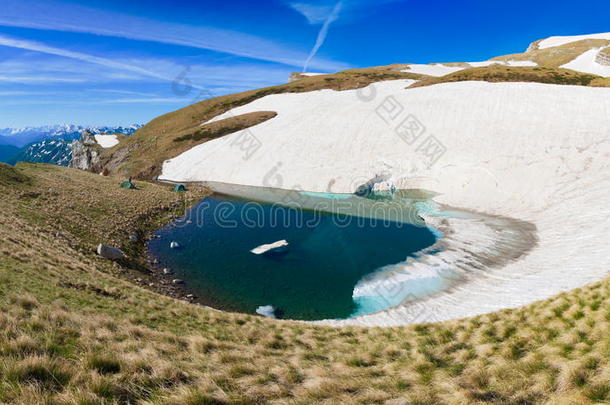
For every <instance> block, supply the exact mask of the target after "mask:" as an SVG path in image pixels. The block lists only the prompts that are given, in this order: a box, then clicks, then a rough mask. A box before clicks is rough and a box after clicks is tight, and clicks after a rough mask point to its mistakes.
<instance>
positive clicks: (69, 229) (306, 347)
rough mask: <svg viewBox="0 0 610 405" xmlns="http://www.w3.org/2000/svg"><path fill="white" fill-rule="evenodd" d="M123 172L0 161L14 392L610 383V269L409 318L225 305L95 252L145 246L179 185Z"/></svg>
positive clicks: (476, 392)
mask: <svg viewBox="0 0 610 405" xmlns="http://www.w3.org/2000/svg"><path fill="white" fill-rule="evenodd" d="M119 181H120V179H118V178H105V177H101V176H98V175H94V174H88V173H86V172H81V171H77V170H75V169H68V168H60V167H54V166H45V165H25V164H21V165H19V166H18V167H17V168H15V169H12V168H10V167H7V166H4V165H0V192H2V193H3V195H4V196H6V198H3V199H2V201H1V202H0V204H1V207H0V208H1V210H0V223H1V224H2V226H1V227H0V232H1V233H2V235H1V236H2V239H3V240H4V241H5V243H4V244H3V245H2V248H1V249H2V250H1V251H2V255H1V256H0V268H1V269H2V271H1V272H0V277H1V279H2V280H1V281H2V282H1V283H0V308H1V310H2V313H1V315H0V324H1V325H2V326H3V327H2V328H0V335H1V336H2V338H1V339H0V353H1V354H0V359H1V361H0V402H8V403H14V404H34V403H35V404H38V403H81V404H82V403H90V404H102V403H128V402H132V403H133V402H137V401H141V402H142V403H162V404H178V403H179V404H189V405H195V404H255V403H256V404H264V403H284V404H288V403H292V404H294V403H329V404H331V403H332V404H334V403H344V404H349V403H354V404H355V403H362V404H375V403H378V404H392V403H404V402H405V401H406V403H413V404H431V403H448V404H452V403H453V404H458V403H462V404H463V403H498V404H508V403H547V404H571V403H579V404H587V403H596V402H599V401H604V400H605V399H607V398H608V395H609V394H610V380H609V378H608V369H609V366H610V364H609V360H608V359H609V358H610V356H609V354H610V353H609V350H610V346H609V345H608V341H607V335H608V332H609V327H610V323H609V320H610V313H609V312H608V309H609V308H610V301H609V298H608V297H609V296H610V294H609V292H610V281H609V280H605V281H603V282H599V283H595V284H593V285H591V286H588V287H586V288H582V289H578V290H575V291H572V292H570V293H564V294H561V295H559V296H557V297H554V298H552V299H549V300H546V301H542V302H539V303H536V304H533V305H530V306H527V307H524V308H520V309H516V310H505V311H502V312H499V313H496V314H490V315H484V316H479V317H474V318H470V319H465V320H457V321H450V322H444V323H438V324H430V325H419V326H409V327H400V328H356V327H348V328H341V329H336V328H329V327H323V326H314V325H308V324H302V323H291V322H277V321H273V320H268V319H265V318H261V317H256V316H250V315H241V314H230V313H222V312H218V311H214V310H210V309H206V308H201V307H196V306H193V305H190V304H187V303H184V302H182V301H179V300H174V299H171V298H168V297H165V296H161V295H158V294H156V293H154V292H151V291H149V290H147V289H146V288H142V287H141V286H138V285H136V284H134V283H133V279H134V278H136V277H137V278H145V277H146V275H145V273H141V274H137V273H134V272H133V271H134V270H129V269H130V266H129V265H124V266H117V265H114V264H112V263H109V262H106V261H103V260H102V259H99V258H97V257H96V255H95V254H94V252H93V247H94V246H95V244H96V243H98V242H99V241H106V242H108V243H112V244H114V245H116V246H122V247H124V248H126V250H127V251H128V252H130V257H131V258H137V257H138V254H139V253H138V251H139V250H138V248H137V246H134V249H129V246H130V245H129V244H130V242H129V241H128V238H127V236H128V235H130V234H132V233H134V232H138V231H140V232H145V231H146V229H152V228H154V226H155V225H154V223H155V222H156V221H157V220H159V219H161V220H163V219H164V218H165V217H166V216H167V215H168V214H170V213H171V212H175V211H172V207H177V206H176V203H178V202H179V200H180V195H179V194H177V193H170V192H169V191H168V188H167V187H166V186H158V185H154V184H150V183H144V182H138V183H137V184H138V186H139V187H140V190H124V189H119V188H118V187H117V183H118V182H119ZM203 192H204V191H203V190H202V191H201V193H203ZM199 193H200V191H196V192H195V193H194V194H190V195H189V196H188V200H190V201H192V200H193V199H194V198H198V197H199V196H201V195H202V194H199ZM109 220H110V221H109ZM85 223H86V224H87V225H88V226H82V224H85ZM138 234H140V235H143V234H144V233H138ZM139 243H141V242H138V245H139ZM136 261H137V260H136ZM142 283H143V284H145V285H147V284H146V282H142ZM16 291H19V293H18V294H17V293H16ZM401 401H402V402H401Z"/></svg>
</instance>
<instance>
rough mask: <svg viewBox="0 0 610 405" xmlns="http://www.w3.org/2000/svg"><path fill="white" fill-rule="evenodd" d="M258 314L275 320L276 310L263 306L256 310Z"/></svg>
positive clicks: (269, 306)
mask: <svg viewBox="0 0 610 405" xmlns="http://www.w3.org/2000/svg"><path fill="white" fill-rule="evenodd" d="M256 313H257V314H259V315H262V316H264V317H267V318H275V308H273V306H272V305H262V306H260V307H258V308H256Z"/></svg>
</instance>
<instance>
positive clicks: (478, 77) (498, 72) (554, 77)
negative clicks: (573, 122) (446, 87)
mask: <svg viewBox="0 0 610 405" xmlns="http://www.w3.org/2000/svg"><path fill="white" fill-rule="evenodd" d="M470 80H474V81H486V82H535V83H547V84H561V85H576V86H592V87H607V81H606V80H605V79H604V78H602V77H601V76H596V75H591V74H586V73H580V72H575V71H573V70H569V69H562V68H547V67H510V66H502V65H491V66H486V67H479V68H471V69H464V70H460V71H458V72H454V73H451V74H448V75H446V76H442V77H430V78H427V79H423V80H421V81H418V82H416V83H414V84H412V85H411V86H410V87H409V88H416V87H425V86H433V85H435V84H440V83H451V82H463V81H470Z"/></svg>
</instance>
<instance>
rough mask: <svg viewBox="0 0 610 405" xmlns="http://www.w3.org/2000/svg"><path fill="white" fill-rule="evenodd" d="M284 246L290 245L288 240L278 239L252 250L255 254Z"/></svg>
mask: <svg viewBox="0 0 610 405" xmlns="http://www.w3.org/2000/svg"><path fill="white" fill-rule="evenodd" d="M284 246H288V242H287V241H286V240H285V239H282V240H278V241H277V242H273V243H269V244H266V245H260V246H258V247H255V248H254V249H252V250H251V251H250V252H252V253H254V254H255V255H261V254H263V253H266V252H269V251H272V250H277V249H280V248H282V247H284Z"/></svg>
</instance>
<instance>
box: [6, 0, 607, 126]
mask: <svg viewBox="0 0 610 405" xmlns="http://www.w3.org/2000/svg"><path fill="white" fill-rule="evenodd" d="M609 12H610V4H609V3H608V1H607V0H599V1H587V0H584V1H580V2H576V3H575V2H574V1H561V0H558V1H554V2H552V3H551V2H547V1H544V2H536V1H531V0H529V1H522V0H513V1H510V2H496V1H489V0H485V1H483V0H475V1H468V0H466V1H463V2H456V1H443V0H437V1H424V0H376V1H372V0H371V1H366V0H342V1H336V0H268V1H264V0H257V1H256V0H255V1H252V0H251V1H242V0H223V1H220V0H218V1H206V0H198V1H186V0H177V1H162V0H145V1H142V0H140V1H138V0H132V1H124V0H121V1H118V0H79V1H75V0H52V1H51V0H2V7H1V8H0V127H20V126H30V125H46V124H61V123H76V124H83V125H128V124H131V123H136V122H138V123H145V122H147V121H149V120H150V119H152V118H154V117H156V116H158V115H160V114H163V113H166V112H169V111H172V110H175V109H178V108H180V107H183V106H185V105H188V104H191V103H192V102H195V101H197V100H200V99H202V98H207V97H209V96H212V95H213V96H217V95H222V94H227V93H232V92H237V91H243V90H247V89H252V88H258V87H263V86H269V85H274V84H280V83H284V82H285V81H286V80H287V77H288V75H289V74H290V72H293V71H301V70H303V68H304V66H306V67H307V70H308V71H313V72H334V71H338V70H342V69H346V68H350V67H366V66H376V65H385V64H389V63H406V62H415V63H429V62H457V61H477V60H485V59H488V58H490V57H493V56H498V55H501V54H507V53H515V52H521V51H523V50H524V49H525V48H526V47H527V45H528V44H529V43H530V42H531V41H534V40H536V39H540V38H544V37H548V36H551V35H576V34H587V33H596V32H608V31H610V28H609V27H608V25H607V17H608V15H609ZM185 82H186V83H190V84H191V85H192V88H191V90H190V91H188V88H185V87H184V85H183V84H184V83H185Z"/></svg>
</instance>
